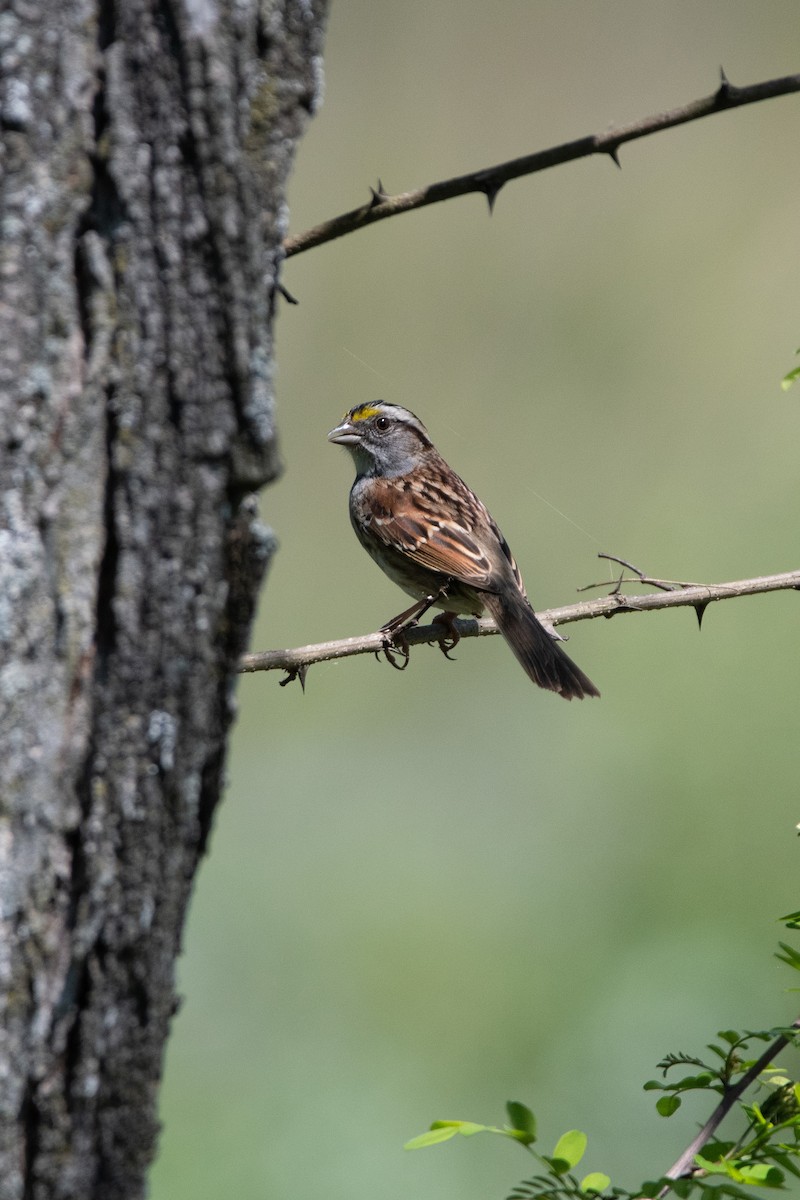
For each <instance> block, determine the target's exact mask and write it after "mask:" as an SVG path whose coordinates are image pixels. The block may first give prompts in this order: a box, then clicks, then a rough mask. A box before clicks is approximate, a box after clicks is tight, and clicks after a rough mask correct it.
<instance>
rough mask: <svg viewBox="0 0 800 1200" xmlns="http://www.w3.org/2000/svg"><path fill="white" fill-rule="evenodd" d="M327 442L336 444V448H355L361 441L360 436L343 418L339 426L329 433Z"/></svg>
mask: <svg viewBox="0 0 800 1200" xmlns="http://www.w3.org/2000/svg"><path fill="white" fill-rule="evenodd" d="M328 441H329V442H336V444H337V446H357V445H358V443H359V442H360V441H361V435H360V434H359V433H357V431H356V430H355V428H354V427H353V426H352V425H351V424H350V422H349V421H348V420H347V418H346V417H345V419H344V420H343V421H342V423H341V424H340V425H337V426H336V428H335V429H332V430H331V431H330V433H329V434H328Z"/></svg>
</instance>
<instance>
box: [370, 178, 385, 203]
mask: <svg viewBox="0 0 800 1200" xmlns="http://www.w3.org/2000/svg"><path fill="white" fill-rule="evenodd" d="M369 191H370V197H371V198H370V202H369V207H370V208H376V207H377V205H379V204H383V202H384V200H388V199H389V194H388V192H387V191H386V189H385V188H384V186H383V184H382V183H381V181H380V179H379V180H378V186H377V187H371V188H370V189H369Z"/></svg>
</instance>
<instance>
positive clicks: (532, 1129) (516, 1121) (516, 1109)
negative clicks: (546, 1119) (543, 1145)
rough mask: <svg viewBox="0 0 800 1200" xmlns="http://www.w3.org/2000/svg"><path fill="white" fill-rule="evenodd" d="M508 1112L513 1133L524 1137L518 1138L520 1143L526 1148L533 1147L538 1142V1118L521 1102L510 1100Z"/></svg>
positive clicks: (507, 1107)
mask: <svg viewBox="0 0 800 1200" xmlns="http://www.w3.org/2000/svg"><path fill="white" fill-rule="evenodd" d="M506 1112H507V1113H508V1119H509V1121H510V1122H511V1126H512V1129H513V1131H514V1132H515V1133H520V1134H523V1135H524V1136H523V1137H520V1138H518V1141H520V1142H522V1143H523V1144H524V1145H526V1146H530V1145H532V1144H533V1143H534V1142H535V1141H536V1117H535V1116H534V1115H533V1113H532V1112H531V1110H530V1109H529V1108H528V1106H527V1104H521V1103H520V1101H519V1100H509V1101H508V1102H507V1104H506Z"/></svg>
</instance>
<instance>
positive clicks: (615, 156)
mask: <svg viewBox="0 0 800 1200" xmlns="http://www.w3.org/2000/svg"><path fill="white" fill-rule="evenodd" d="M607 153H608V157H609V158H610V159H611V161H612V162H613V163H614V165H615V166H617V167H619V169H620V171H621V170H622V163H621V162H620V161H619V146H610V147H609V149H608V151H607Z"/></svg>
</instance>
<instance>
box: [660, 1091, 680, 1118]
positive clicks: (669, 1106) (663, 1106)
mask: <svg viewBox="0 0 800 1200" xmlns="http://www.w3.org/2000/svg"><path fill="white" fill-rule="evenodd" d="M680 1106H681V1098H680V1096H660V1097H659V1098H658V1100H656V1112H657V1113H658V1115H659V1116H660V1117H671V1116H672V1114H673V1113H676V1112H677V1111H678V1109H679V1108H680Z"/></svg>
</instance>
